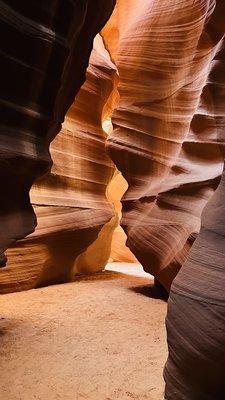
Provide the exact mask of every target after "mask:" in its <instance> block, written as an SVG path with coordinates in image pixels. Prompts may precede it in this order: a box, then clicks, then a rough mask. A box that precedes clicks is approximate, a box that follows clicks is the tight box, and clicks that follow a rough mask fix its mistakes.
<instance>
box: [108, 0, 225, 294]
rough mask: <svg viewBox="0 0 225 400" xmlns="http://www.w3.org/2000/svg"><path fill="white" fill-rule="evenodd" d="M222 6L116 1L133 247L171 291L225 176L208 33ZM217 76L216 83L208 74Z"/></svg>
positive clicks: (112, 38)
mask: <svg viewBox="0 0 225 400" xmlns="http://www.w3.org/2000/svg"><path fill="white" fill-rule="evenodd" d="M214 7H215V1H195V2H194V3H193V1H192V0H188V1H186V2H181V1H172V0H171V1H168V0H154V1H149V2H147V1H146V2H143V1H142V0H132V1H131V2H130V3H129V9H127V4H126V1H123V0H121V1H120V0H119V1H118V2H117V5H116V8H115V10H114V13H113V15H112V17H111V19H110V20H109V22H108V24H107V25H106V27H105V28H104V30H103V37H104V41H105V44H106V46H107V48H108V50H109V52H110V54H111V56H112V58H113V60H114V61H115V64H116V66H117V68H118V71H119V78H120V80H119V87H118V90H119V94H120V102H119V105H118V107H117V109H116V110H115V112H114V114H113V118H112V122H113V125H114V130H113V133H112V134H111V135H110V138H109V140H108V150H109V153H110V156H111V158H112V160H113V161H114V163H115V164H116V166H117V167H118V169H119V170H120V171H121V172H122V174H123V176H124V178H125V179H126V181H127V182H128V189H127V191H126V193H125V194H124V196H123V198H122V204H123V218H122V222H121V224H122V226H123V228H124V230H125V232H126V234H127V237H128V240H127V244H128V246H129V248H130V249H131V251H132V252H133V253H134V255H135V256H136V257H137V259H138V260H139V261H140V262H141V264H142V265H143V266H144V268H145V270H146V271H148V272H151V273H153V274H154V275H155V276H156V277H157V279H158V280H159V281H160V282H161V283H162V284H163V285H164V286H165V287H166V288H167V289H168V290H169V288H170V285H171V282H172V280H173V278H174V277H175V275H176V274H177V272H178V270H179V269H180V266H181V265H182V263H183V262H184V261H185V259H186V256H187V253H188V250H189V248H190V246H191V244H192V243H193V241H194V239H195V237H196V234H197V233H198V231H199V228H200V217H201V212H202V209H203V207H204V206H205V204H206V203H207V201H208V200H209V199H210V197H211V195H212V194H213V192H214V190H215V188H216V187H217V185H218V183H219V179H220V176H221V172H222V161H223V157H222V155H221V149H220V147H221V146H220V144H219V141H218V138H217V136H218V129H221V128H219V126H218V122H219V121H218V118H217V111H216V109H215V106H216V104H215V99H214V97H215V95H214V93H215V86H216V84H217V81H216V73H214V72H213V71H214V69H215V68H216V66H215V63H216V61H215V57H216V54H217V52H218V50H219V46H220V44H219V41H218V40H217V37H216V33H215V40H214V43H212V44H211V45H209V44H208V37H209V35H210V31H209V32H208V31H206V30H204V26H205V24H206V23H207V21H208V19H209V18H210V16H211V14H212V13H213V11H214ZM210 69H211V70H212V73H211V75H210V78H208V76H209V71H210Z"/></svg>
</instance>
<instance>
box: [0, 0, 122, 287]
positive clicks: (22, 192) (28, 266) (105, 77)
mask: <svg viewBox="0 0 225 400" xmlns="http://www.w3.org/2000/svg"><path fill="white" fill-rule="evenodd" d="M113 6H114V0H97V2H96V1H95V2H94V3H93V1H88V0H83V1H73V2H71V1H65V2H63V3H62V2H61V1H55V0H54V1H48V2H46V3H45V4H44V3H43V2H41V3H39V4H38V3H37V2H36V1H31V2H29V4H28V3H27V2H25V1H20V2H15V1H4V2H2V4H1V10H0V22H1V30H2V34H3V35H4V37H5V40H4V42H3V41H2V43H1V53H2V62H1V66H2V71H1V77H0V79H1V88H2V90H1V128H2V129H1V137H0V159H1V177H2V184H3V186H4V191H3V192H2V194H1V198H0V210H1V211H0V212H1V236H0V249H1V251H2V253H3V252H4V251H5V250H6V248H7V247H9V246H11V248H10V249H9V250H8V252H7V256H8V260H9V261H8V264H7V267H6V268H4V269H2V270H1V271H0V288H1V292H8V291H13V290H22V289H28V288H31V287H35V286H37V285H41V284H44V283H51V282H60V281H64V280H66V279H69V278H71V271H72V269H73V266H74V261H75V259H76V257H77V255H78V254H80V253H82V251H84V250H86V248H87V246H88V245H89V244H90V243H92V242H93V241H94V240H95V239H96V237H97V235H98V232H99V231H100V229H101V228H102V226H103V225H104V224H105V223H106V222H108V221H109V220H110V219H112V218H113V216H114V211H113V209H112V206H110V205H109V204H108V202H107V200H106V197H105V190H106V185H107V183H108V181H109V180H110V178H111V176H112V174H113V165H112V162H111V161H110V159H109V158H108V157H107V156H106V154H105V152H104V141H105V135H104V132H103V130H102V128H101V117H102V113H103V107H104V106H105V103H106V102H107V99H108V97H109V95H110V94H111V91H112V87H113V84H114V79H115V77H116V69H115V67H114V66H113V64H112V63H111V62H110V59H109V57H108V54H107V52H105V50H104V51H102V50H101V49H102V48H103V46H102V43H101V41H100V42H99V43H97V44H96V47H97V50H96V51H95V52H94V54H93V56H92V57H93V58H94V64H95V65H93V64H92V65H91V66H90V68H89V72H88V77H89V81H88V82H87V83H86V87H84V88H83V90H82V91H81V93H80V95H79V99H78V101H77V103H76V105H75V106H72V108H71V109H70V111H69V113H68V117H67V119H66V121H65V123H64V125H63V128H62V131H61V133H60V135H59V136H58V137H57V138H56V139H55V141H54V143H53V144H52V148H51V152H52V156H53V161H54V167H53V170H52V173H51V174H50V175H48V176H47V177H46V178H43V179H42V180H41V181H39V182H38V183H37V184H36V186H35V187H34V189H33V190H32V193H31V197H32V202H33V204H34V209H35V214H36V215H37V220H38V227H37V229H36V231H35V232H34V234H32V235H30V236H28V237H27V238H26V239H25V240H22V241H20V242H17V244H16V245H14V247H13V243H14V241H15V240H16V239H20V238H23V237H24V236H25V235H27V234H28V233H30V232H32V231H33V230H34V228H35V224H36V216H35V214H34V212H33V209H32V207H31V204H30V200H29V190H30V187H31V185H32V184H33V182H34V180H35V179H37V178H38V177H39V176H41V175H43V174H44V172H46V171H47V170H48V169H49V166H50V164H51V159H50V154H49V145H50V142H51V141H52V139H53V138H54V137H55V136H56V134H57V133H58V132H59V131H60V129H61V123H62V122H63V119H64V115H65V113H66V111H67V109H68V108H69V106H70V105H71V103H72V101H73V99H74V96H75V95H76V94H77V92H78V90H79V89H80V87H81V85H82V83H83V82H84V80H85V72H86V67H87V65H88V62H89V55H90V52H91V49H92V46H93V39H94V37H95V35H96V33H97V32H98V31H99V30H100V29H101V28H102V26H103V25H104V24H105V22H106V21H107V19H108V18H109V16H110V13H111V12H112V9H113ZM15 43H16V46H15ZM89 89H90V90H89ZM87 94H88V96H89V99H88V98H87ZM81 109H82V112H81ZM74 113H75V114H76V115H74ZM79 113H80V116H79V118H78V114H79ZM74 125H76V130H75V128H74ZM84 171H85V172H84ZM81 177H82V178H81ZM81 192H82V195H81ZM112 223H113V222H112ZM115 223H116V221H115V217H114V224H115ZM4 263H5V258H4V257H3V256H2V264H4ZM77 272H79V269H78V271H77Z"/></svg>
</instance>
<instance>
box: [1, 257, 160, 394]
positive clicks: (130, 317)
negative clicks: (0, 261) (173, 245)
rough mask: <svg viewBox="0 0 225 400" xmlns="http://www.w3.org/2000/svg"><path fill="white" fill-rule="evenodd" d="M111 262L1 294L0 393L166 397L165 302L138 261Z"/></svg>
mask: <svg viewBox="0 0 225 400" xmlns="http://www.w3.org/2000/svg"><path fill="white" fill-rule="evenodd" d="M109 269H111V270H108V271H105V272H103V273H100V274H97V275H95V276H92V277H87V278H85V279H80V280H78V281H76V282H74V283H69V284H65V285H57V286H51V287H46V288H43V289H36V290H30V291H27V292H21V293H13V294H8V295H2V296H1V297H0V310H1V311H0V353H1V354H0V399H1V400H58V399H63V400H84V399H85V400H117V399H118V400H132V399H133V400H162V399H163V397H164V396H163V390H164V382H163V378H162V371H163V365H164V363H165V360H166V356H167V348H166V333H165V326H164V319H165V313H166V303H165V302H164V301H163V300H160V299H157V298H156V297H157V295H156V293H155V290H154V288H153V287H152V285H153V281H152V280H151V278H149V276H147V275H145V274H144V273H139V270H140V267H139V266H132V267H131V268H130V269H129V268H128V269H127V268H126V266H125V267H124V266H121V265H117V264H113V265H110V266H109ZM112 269H114V270H115V269H116V270H117V271H112ZM121 271H125V272H128V274H127V273H126V274H125V273H123V272H121Z"/></svg>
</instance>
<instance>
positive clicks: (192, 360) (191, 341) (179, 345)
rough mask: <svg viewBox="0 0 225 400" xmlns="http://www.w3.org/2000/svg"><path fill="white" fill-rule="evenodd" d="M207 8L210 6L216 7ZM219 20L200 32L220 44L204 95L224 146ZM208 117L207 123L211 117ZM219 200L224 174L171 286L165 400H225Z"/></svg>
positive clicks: (224, 33)
mask: <svg viewBox="0 0 225 400" xmlns="http://www.w3.org/2000/svg"><path fill="white" fill-rule="evenodd" d="M212 3H214V5H215V2H212ZM209 5H210V2H209ZM224 15H225V3H224V2H222V1H218V2H216V7H215V9H214V11H213V13H212V15H211V16H210V19H209V20H208V21H207V23H206V24H205V27H204V31H203V35H205V46H207V47H208V48H210V47H211V46H217V43H220V50H219V52H218V53H217V55H216V56H215V58H214V61H213V66H212V69H211V72H210V74H209V78H208V82H210V83H211V84H210V85H209V90H210V93H211V99H212V104H213V108H214V115H215V118H214V121H213V127H214V129H215V130H216V132H217V136H216V140H217V142H221V143H223V144H224V141H225V90H224V88H225V41H224V39H225V19H224ZM203 107H204V103H203V104H202V108H203ZM204 110H206V108H205V107H204ZM207 115H208V121H210V119H211V118H210V117H211V115H210V113H207ZM214 124H215V125H214ZM210 126H212V125H211V123H210V125H209V127H210ZM224 199H225V169H224V172H223V175H222V180H221V182H220V185H219V187H218V189H217V190H216V192H215V194H214V195H213V197H212V198H211V199H210V201H209V202H208V204H207V206H206V207H205V209H204V211H203V213H202V223H201V230H200V234H199V236H198V237H197V239H196V241H195V243H194V245H193V247H192V249H191V251H190V253H189V255H188V258H187V261H186V262H185V263H184V265H183V267H182V269H181V271H180V272H179V274H178V275H177V277H176V278H175V280H174V282H173V284H172V288H171V293H170V299H169V304H168V313H167V332H168V345H169V357H168V361H167V364H166V367H165V373H164V376H165V380H166V394H165V398H166V399H167V400H174V398H177V399H182V400H199V399H201V400H223V399H224V398H225V379H224V371H225V348H224V342H225V329H224V326H225V291H224V285H225V251H224V250H225V222H224V215H225V205H224Z"/></svg>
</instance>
